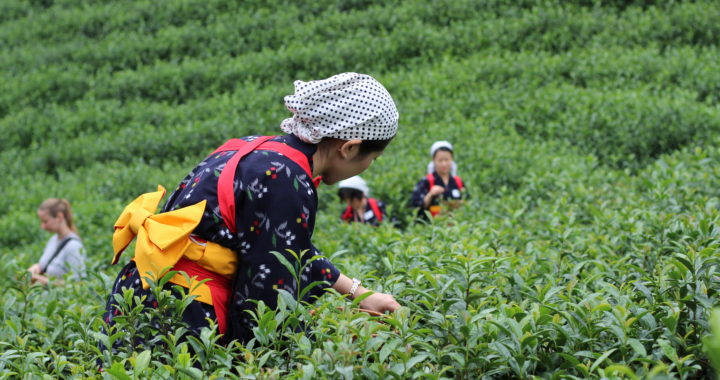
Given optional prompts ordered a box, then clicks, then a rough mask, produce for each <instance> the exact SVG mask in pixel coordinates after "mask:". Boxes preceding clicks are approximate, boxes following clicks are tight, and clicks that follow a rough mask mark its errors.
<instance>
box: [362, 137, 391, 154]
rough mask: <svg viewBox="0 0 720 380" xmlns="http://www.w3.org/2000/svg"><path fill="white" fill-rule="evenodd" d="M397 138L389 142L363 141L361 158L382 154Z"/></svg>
mask: <svg viewBox="0 0 720 380" xmlns="http://www.w3.org/2000/svg"><path fill="white" fill-rule="evenodd" d="M394 137H395V136H393V137H391V138H389V139H387V140H363V141H362V143H360V156H361V157H365V156H367V155H368V154H370V153H375V152H382V151H383V150H385V148H387V146H388V145H389V144H390V141H392V139H393V138H394Z"/></svg>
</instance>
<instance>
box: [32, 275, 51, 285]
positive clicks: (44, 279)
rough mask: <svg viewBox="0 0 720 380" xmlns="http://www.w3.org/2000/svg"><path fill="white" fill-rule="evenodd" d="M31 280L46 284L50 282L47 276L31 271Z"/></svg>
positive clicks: (34, 282)
mask: <svg viewBox="0 0 720 380" xmlns="http://www.w3.org/2000/svg"><path fill="white" fill-rule="evenodd" d="M31 281H32V283H33V284H42V285H47V284H48V283H49V282H50V280H49V279H48V278H47V277H45V276H43V275H41V274H35V273H33V275H32V278H31Z"/></svg>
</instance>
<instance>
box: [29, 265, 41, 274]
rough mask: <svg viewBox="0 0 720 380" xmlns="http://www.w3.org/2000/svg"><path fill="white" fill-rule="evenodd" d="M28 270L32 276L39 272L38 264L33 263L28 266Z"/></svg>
mask: <svg viewBox="0 0 720 380" xmlns="http://www.w3.org/2000/svg"><path fill="white" fill-rule="evenodd" d="M28 272H30V273H32V274H33V276H34V275H37V274H40V264H33V265H32V266H30V268H28Z"/></svg>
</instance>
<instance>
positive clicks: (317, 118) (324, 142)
mask: <svg viewBox="0 0 720 380" xmlns="http://www.w3.org/2000/svg"><path fill="white" fill-rule="evenodd" d="M285 104H286V106H287V108H288V109H289V110H290V111H291V112H292V113H293V115H292V117H290V118H288V119H286V120H284V121H283V122H282V124H281V128H282V130H283V131H285V132H287V133H288V134H287V135H284V136H248V137H243V138H240V139H232V140H229V141H228V142H226V143H225V144H224V145H223V146H221V147H220V148H218V149H217V150H216V151H215V152H213V153H212V154H211V155H210V156H208V157H207V158H205V159H204V160H203V161H202V162H201V163H200V164H198V165H197V166H196V167H195V168H194V169H193V170H192V171H191V172H190V174H189V175H188V176H187V177H185V179H183V180H182V181H181V182H180V184H179V185H178V187H177V188H176V189H175V191H174V192H173V193H172V194H171V196H170V198H169V199H168V201H167V203H166V204H165V206H164V208H163V212H162V213H160V214H154V212H155V207H156V206H157V204H158V202H159V201H160V198H161V197H162V194H163V193H164V189H161V190H159V191H158V192H157V193H148V194H144V195H142V196H141V197H139V198H138V199H137V200H136V201H135V202H133V203H132V204H130V205H129V206H128V207H127V208H126V209H125V211H124V212H123V214H122V215H121V216H120V217H119V218H118V221H117V222H116V224H115V231H116V232H115V235H114V237H113V245H114V248H115V251H116V254H115V257H114V258H113V261H114V262H117V261H118V258H119V255H120V254H121V253H122V251H123V250H124V249H125V247H127V245H128V244H129V243H130V242H131V241H132V240H133V238H134V237H135V235H136V234H137V235H138V242H137V244H136V249H135V255H134V260H133V261H131V262H130V263H128V264H127V266H126V267H125V268H124V269H123V270H122V271H121V272H120V274H119V275H118V278H117V280H116V283H115V285H114V286H113V289H114V290H113V294H112V295H111V296H110V299H109V301H108V306H107V310H106V313H105V321H106V323H108V324H112V323H113V318H114V317H115V315H118V310H119V309H118V305H117V304H116V303H115V302H116V301H114V300H115V295H116V294H121V293H119V292H121V290H120V289H122V288H124V287H126V288H133V289H135V295H136V296H140V297H143V296H145V297H146V298H145V300H146V301H145V304H146V306H147V307H156V305H157V303H156V302H155V300H154V299H153V297H152V293H150V291H149V290H148V288H147V287H148V286H147V284H146V282H145V280H144V278H143V277H144V276H147V275H148V274H147V273H148V272H150V273H151V274H152V275H155V276H159V275H162V274H163V273H164V272H161V273H157V271H158V270H160V269H162V268H168V267H171V268H173V270H176V271H184V272H186V273H187V274H188V275H189V276H190V277H193V276H196V278H197V281H200V280H203V279H210V281H208V282H206V283H204V284H200V285H198V286H194V285H195V284H196V283H192V284H188V283H187V281H186V280H185V278H184V277H183V276H179V277H178V276H176V277H174V278H173V279H172V280H171V282H172V283H174V284H178V285H181V286H184V287H187V288H188V291H189V292H190V293H191V294H193V295H196V296H197V298H196V299H195V300H194V301H192V302H191V304H190V305H189V306H188V307H187V308H186V310H185V313H184V315H183V319H184V321H185V322H186V323H187V324H188V325H189V326H190V329H191V331H192V332H193V333H199V330H200V329H201V328H202V327H205V326H208V325H209V322H208V320H210V321H215V322H217V325H218V328H219V331H220V332H221V333H223V334H224V336H225V337H226V338H228V339H238V340H240V341H243V342H247V341H249V340H250V339H252V337H253V327H254V324H255V322H254V321H253V319H252V317H251V315H252V312H254V310H255V308H256V306H257V302H258V301H263V302H264V303H265V304H266V305H268V306H269V307H271V308H274V307H276V306H277V298H278V292H277V290H278V289H284V290H286V291H287V292H288V293H289V294H291V295H294V296H296V295H298V294H304V296H303V299H302V300H303V301H307V302H313V301H314V300H315V299H316V298H317V297H319V296H321V295H322V294H324V293H326V292H325V289H327V288H330V287H332V288H333V289H335V290H336V291H337V292H339V293H340V294H347V295H348V298H349V299H354V298H357V297H359V296H361V295H363V294H365V293H367V292H369V291H370V290H369V289H366V288H365V287H363V286H362V285H361V281H360V280H359V279H356V278H349V277H347V276H345V275H343V274H342V273H340V271H339V270H338V269H337V268H336V267H335V266H334V265H333V264H332V263H330V261H328V260H327V259H326V258H320V259H318V258H317V256H318V255H320V251H319V250H318V249H317V248H316V247H315V246H314V245H313V243H312V241H311V237H312V234H313V229H314V227H315V214H316V212H317V207H318V197H317V192H316V187H317V186H318V185H319V182H320V180H321V179H322V181H323V182H325V183H326V184H334V183H336V182H338V181H340V180H343V179H346V178H349V177H352V176H354V175H357V174H360V173H361V172H363V171H364V170H365V169H367V168H368V166H370V164H371V163H372V162H373V160H374V159H375V158H376V157H378V156H379V155H381V154H382V153H383V150H384V149H385V147H386V146H387V145H388V144H389V143H390V141H391V139H392V138H393V137H394V136H395V134H396V132H397V128H398V112H397V108H396V106H395V102H394V101H393V99H392V97H391V96H390V94H389V93H388V92H387V90H386V89H385V88H384V87H383V86H382V85H381V84H380V83H379V82H378V81H377V80H375V79H373V78H372V77H370V76H369V75H364V74H357V73H343V74H339V75H335V76H333V77H330V78H327V79H322V80H316V81H309V82H303V81H296V82H295V93H294V94H292V95H288V96H286V97H285ZM278 255H281V256H278ZM295 255H300V256H301V257H300V258H299V259H298V258H297V256H295ZM298 261H299V262H298ZM284 262H288V263H290V265H292V266H295V267H298V268H302V270H301V271H300V273H297V274H296V275H297V276H296V275H294V274H292V273H291V272H290V271H289V269H288V267H286V266H285V265H283V263H284ZM298 280H299V281H298ZM170 286H171V284H168V287H170ZM308 288H310V290H309V291H306V289H308ZM301 291H302V292H301ZM399 306H400V305H399V304H398V303H397V301H396V300H395V299H394V297H393V296H392V295H389V294H383V293H373V294H371V295H370V296H367V297H366V298H364V299H363V300H362V301H361V302H360V307H361V308H363V309H367V310H369V311H371V312H377V313H382V312H387V311H394V310H395V309H397V308H398V307H399Z"/></svg>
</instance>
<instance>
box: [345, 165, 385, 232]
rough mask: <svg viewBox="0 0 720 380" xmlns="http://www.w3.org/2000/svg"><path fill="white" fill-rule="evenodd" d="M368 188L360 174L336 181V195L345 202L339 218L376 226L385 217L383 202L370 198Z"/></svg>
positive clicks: (349, 221) (348, 221)
mask: <svg viewBox="0 0 720 380" xmlns="http://www.w3.org/2000/svg"><path fill="white" fill-rule="evenodd" d="M369 194H370V189H369V188H368V186H367V183H365V180H363V179H362V178H360V176H354V177H350V178H348V179H346V180H343V181H340V182H339V183H338V196H339V197H340V200H341V201H343V202H345V203H346V204H347V207H346V208H345V210H344V211H343V213H342V214H341V215H340V219H342V220H343V221H345V222H347V223H352V222H358V223H367V224H370V225H373V226H378V225H380V223H381V222H382V221H383V219H386V218H387V212H386V211H385V204H384V203H383V202H381V201H379V200H377V199H375V198H370V197H368V195H369Z"/></svg>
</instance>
